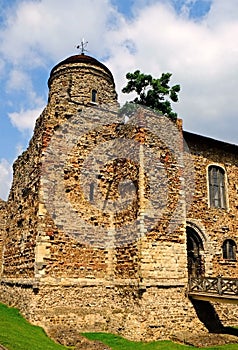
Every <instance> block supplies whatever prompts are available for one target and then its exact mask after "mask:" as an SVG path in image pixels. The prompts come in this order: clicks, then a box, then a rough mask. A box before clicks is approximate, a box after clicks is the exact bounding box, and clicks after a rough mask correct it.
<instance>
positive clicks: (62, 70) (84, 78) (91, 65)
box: [48, 54, 117, 106]
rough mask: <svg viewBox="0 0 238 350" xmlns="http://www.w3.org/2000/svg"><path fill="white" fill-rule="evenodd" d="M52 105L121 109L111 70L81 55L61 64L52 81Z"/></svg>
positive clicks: (54, 72)
mask: <svg viewBox="0 0 238 350" xmlns="http://www.w3.org/2000/svg"><path fill="white" fill-rule="evenodd" d="M48 86H49V102H50V103H53V104H55V103H56V104H57V103H58V102H59V101H60V102H61V103H62V102H63V103H65V102H66V101H68V102H73V103H77V104H82V105H90V104H98V105H101V104H109V105H116V106H117V94H116V91H115V83H114V79H113V76H112V73H111V72H110V70H109V69H108V68H107V67H106V66H105V65H104V64H102V63H101V62H99V61H97V60H96V59H95V58H93V57H90V56H87V55H84V54H81V55H75V56H71V57H69V58H67V59H65V60H64V61H62V62H60V63H58V64H57V65H56V66H55V67H54V68H53V69H52V71H51V73H50V78H49V81H48Z"/></svg>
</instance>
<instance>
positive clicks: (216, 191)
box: [208, 165, 226, 208]
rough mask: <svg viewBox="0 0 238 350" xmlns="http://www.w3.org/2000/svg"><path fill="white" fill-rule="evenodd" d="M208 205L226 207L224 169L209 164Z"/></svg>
mask: <svg viewBox="0 0 238 350" xmlns="http://www.w3.org/2000/svg"><path fill="white" fill-rule="evenodd" d="M208 180H209V203H210V207H214V208H226V189H225V171H224V169H223V168H221V167H219V166H215V165H210V166H209V168H208Z"/></svg>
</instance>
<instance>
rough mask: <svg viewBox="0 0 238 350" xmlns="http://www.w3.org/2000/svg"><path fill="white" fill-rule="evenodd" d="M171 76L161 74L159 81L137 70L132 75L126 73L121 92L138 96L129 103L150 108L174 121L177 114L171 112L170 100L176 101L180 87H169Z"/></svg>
mask: <svg viewBox="0 0 238 350" xmlns="http://www.w3.org/2000/svg"><path fill="white" fill-rule="evenodd" d="M171 75H172V74H171V73H162V75H161V77H160V78H159V79H155V78H153V77H152V76H151V75H148V74H143V73H141V72H140V71H139V70H136V71H135V72H134V73H127V75H126V78H127V79H128V83H127V85H126V86H125V87H124V88H123V89H122V92H123V93H130V92H133V91H135V92H136V93H137V95H138V96H137V97H136V98H135V99H134V100H133V101H130V103H136V104H140V105H144V106H147V107H150V108H152V109H154V110H155V111H157V112H160V113H162V114H163V115H166V116H168V117H169V118H171V119H172V120H176V119H177V113H175V112H173V110H172V107H171V102H170V100H171V101H173V102H177V101H178V93H179V91H180V85H174V86H172V87H170V86H169V81H170V78H171ZM126 105H127V107H126V109H128V104H126Z"/></svg>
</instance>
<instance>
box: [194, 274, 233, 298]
mask: <svg viewBox="0 0 238 350" xmlns="http://www.w3.org/2000/svg"><path fill="white" fill-rule="evenodd" d="M188 292H189V293H210V294H216V295H217V294H219V295H224V296H226V295H227V296H228V295H229V296H237V297H238V279H236V278H224V277H222V276H217V277H190V278H189V283H188Z"/></svg>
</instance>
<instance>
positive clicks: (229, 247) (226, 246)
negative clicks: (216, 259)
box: [222, 238, 237, 261]
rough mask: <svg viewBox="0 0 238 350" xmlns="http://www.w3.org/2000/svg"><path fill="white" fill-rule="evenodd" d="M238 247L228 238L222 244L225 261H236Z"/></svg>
mask: <svg viewBox="0 0 238 350" xmlns="http://www.w3.org/2000/svg"><path fill="white" fill-rule="evenodd" d="M236 253H237V245H236V242H235V241H234V240H233V239H231V238H227V239H225V240H224V242H223V244H222V257H223V259H224V260H230V261H236Z"/></svg>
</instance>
